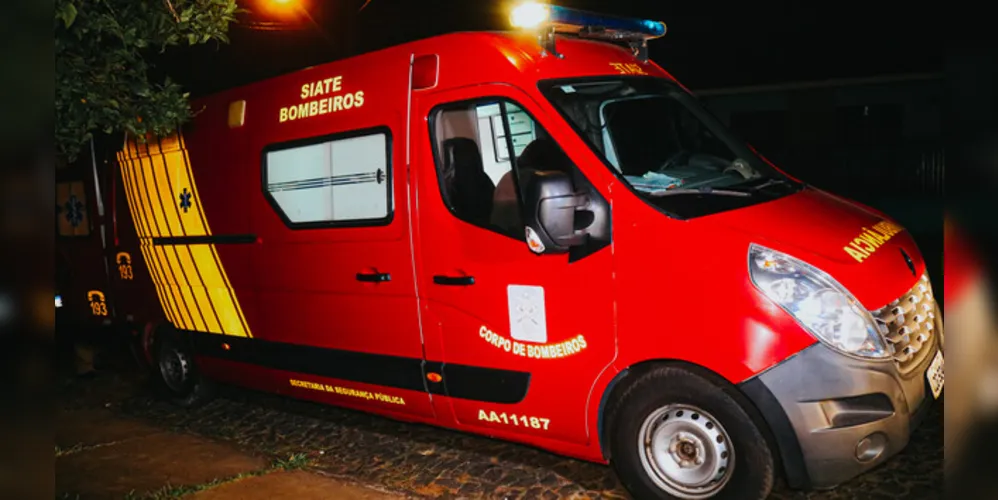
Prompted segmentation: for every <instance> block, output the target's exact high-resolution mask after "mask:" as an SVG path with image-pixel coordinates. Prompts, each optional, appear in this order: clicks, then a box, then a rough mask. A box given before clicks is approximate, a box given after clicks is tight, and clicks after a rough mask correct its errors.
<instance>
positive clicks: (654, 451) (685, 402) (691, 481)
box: [609, 366, 774, 499]
mask: <svg viewBox="0 0 998 500" xmlns="http://www.w3.org/2000/svg"><path fill="white" fill-rule="evenodd" d="M732 390H733V389H730V388H725V387H721V386H720V385H718V384H714V383H713V382H711V381H709V380H707V379H706V378H704V377H701V376H700V375H697V374H695V373H693V372H691V371H688V370H685V369H682V368H678V367H670V366H662V367H656V368H653V369H652V370H650V371H648V372H646V373H644V374H642V375H640V376H639V377H638V379H636V380H635V381H634V382H633V383H632V384H630V385H629V386H628V387H627V388H625V390H624V392H623V393H622V394H621V396H620V398H618V399H617V400H616V404H615V405H614V407H613V408H611V409H610V412H611V414H610V420H609V423H610V425H611V426H612V427H611V436H610V461H611V464H612V465H613V467H614V469H615V470H616V471H617V475H618V477H620V479H621V482H623V483H624V486H625V487H626V488H627V489H628V490H629V491H630V492H631V494H632V495H634V497H635V498H642V499H644V498H662V499H673V498H681V499H704V498H738V499H763V498H766V497H767V496H768V495H769V492H770V490H772V487H773V481H774V464H773V456H772V453H771V452H770V449H769V446H768V444H767V442H766V439H765V437H764V436H763V435H762V432H760V430H759V428H758V427H756V425H755V424H754V423H753V421H752V418H751V417H750V416H749V415H748V414H747V413H746V412H745V410H744V409H743V408H742V407H741V405H739V404H738V402H737V401H736V400H735V396H734V395H733V394H731V393H730V392H729V391H732Z"/></svg>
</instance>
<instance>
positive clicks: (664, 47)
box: [160, 0, 943, 96]
mask: <svg viewBox="0 0 998 500" xmlns="http://www.w3.org/2000/svg"><path fill="white" fill-rule="evenodd" d="M262 1H263V0H241V2H240V5H242V6H243V7H245V8H248V9H251V10H252V11H254V12H253V13H250V14H247V15H245V16H243V17H242V18H241V19H242V21H244V24H243V25H239V26H233V28H232V30H231V32H230V37H231V44H229V45H222V46H215V45H212V46H206V47H198V48H196V49H185V50H178V51H174V52H173V53H171V54H170V55H169V57H168V58H167V60H165V61H162V62H161V64H160V68H161V69H162V70H163V71H165V72H167V73H169V74H170V75H171V76H173V77H174V78H175V79H176V80H178V81H180V82H181V83H183V84H185V85H186V86H187V87H188V88H189V89H190V90H191V91H192V93H194V94H195V95H196V96H197V95H202V94H205V93H210V92H214V91H217V90H221V89H224V88H228V87H233V86H236V85H240V84H245V83H248V82H252V81H255V80H259V79H262V78H266V77H270V76H275V75H279V74H282V73H287V72H290V71H294V70H296V69H300V68H303V67H307V66H312V65H316V64H321V63H323V62H328V61H332V60H336V59H340V58H344V57H347V56H350V55H355V54H359V53H363V52H368V51H371V50H376V49H379V48H383V47H388V46H392V45H397V44H399V43H404V42H407V41H411V40H418V39H420V38H425V37H428V36H433V35H438V34H444V33H449V32H455V31H472V30H505V29H508V22H507V19H508V9H509V5H510V4H509V2H499V1H492V0H490V1H471V0H464V1H461V0H437V1H417V0H370V2H369V3H368V4H367V6H366V7H365V8H364V9H363V10H361V9H360V7H361V6H362V5H364V0H311V4H308V5H306V9H307V12H308V13H309V14H310V16H311V18H312V19H311V21H304V22H287V23H285V25H283V26H281V27H282V28H284V29H280V30H269V31H268V30H260V29H253V28H249V27H248V26H249V25H251V24H252V23H259V22H268V21H271V22H272V21H273V19H274V18H273V17H272V16H265V15H263V8H264V7H263V5H262V4H260V3H259V2H262ZM297 1H299V2H308V1H310V0H297ZM556 3H558V4H559V5H564V6H569V7H577V8H582V9H586V10H592V11H597V12H604V13H610V14H615V15H621V16H634V17H642V18H648V19H654V20H658V21H664V22H665V23H666V25H667V26H668V33H667V34H666V35H665V37H663V38H661V39H658V40H654V41H652V42H651V44H650V54H651V58H652V59H653V60H654V61H656V62H657V63H659V64H660V65H662V66H663V67H664V68H665V69H666V70H668V71H670V72H671V73H672V74H673V75H674V76H676V77H677V78H679V79H680V81H682V82H683V83H684V84H685V85H686V86H688V87H690V88H692V89H694V90H703V89H712V88H722V87H733V86H745V85H760V84H771V83H782V82H797V81H811V80H826V79H833V78H852V77H869V76H880V75H892V74H903V73H936V72H939V71H940V70H941V69H942V66H943V62H942V60H943V51H942V47H941V46H940V45H939V43H938V38H937V37H935V36H933V32H934V28H935V27H934V26H933V25H932V24H931V23H930V22H928V20H926V19H925V17H924V16H920V17H916V16H914V15H913V14H912V13H911V12H906V11H903V10H900V9H890V8H885V7H887V6H886V5H884V6H874V5H873V3H872V2H871V3H869V4H866V5H867V6H866V7H865V8H863V7H856V6H850V5H849V4H848V3H845V4H843V3H817V2H815V3H813V4H812V3H807V4H805V3H804V2H708V1H682V2H681V1H668V0H658V1H649V0H634V1H625V0H619V1H614V2H607V1H602V2H598V1H592V0H588V1H587V0H564V1H559V2H556ZM874 9H875V10H874Z"/></svg>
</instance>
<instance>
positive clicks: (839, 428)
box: [741, 336, 939, 489]
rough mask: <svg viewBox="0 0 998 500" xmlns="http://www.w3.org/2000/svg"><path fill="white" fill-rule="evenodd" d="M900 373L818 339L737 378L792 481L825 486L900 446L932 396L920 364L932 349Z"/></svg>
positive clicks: (868, 466)
mask: <svg viewBox="0 0 998 500" xmlns="http://www.w3.org/2000/svg"><path fill="white" fill-rule="evenodd" d="M937 339H938V336H934V337H933V345H931V346H929V347H930V353H931V355H929V356H926V357H925V358H924V360H922V361H921V362H920V363H919V364H918V365H917V366H915V367H913V369H910V370H909V371H907V372H906V373H905V374H903V375H902V374H900V373H899V372H898V369H897V368H896V365H895V363H894V362H893V361H865V360H858V359H853V358H850V357H847V356H844V355H842V354H840V353H838V352H835V351H833V350H832V349H831V348H829V347H827V346H825V345H824V344H821V343H817V344H815V345H813V346H811V347H809V348H807V349H805V350H803V351H801V352H800V353H798V354H797V355H795V356H793V357H791V358H790V359H788V360H786V361H784V362H783V363H781V364H779V365H777V366H775V367H773V368H771V369H769V370H767V371H766V372H763V373H762V374H760V375H758V376H756V377H753V378H752V379H749V380H748V381H746V382H743V383H742V384H741V388H742V390H743V392H744V393H745V394H746V395H747V396H748V397H749V399H751V400H752V401H753V403H755V405H756V407H757V408H758V409H759V410H760V413H762V416H763V418H764V419H765V420H766V422H767V423H768V424H769V427H770V429H771V430H772V431H773V436H774V439H775V441H776V444H777V447H778V448H779V452H780V455H781V457H782V458H783V465H784V469H785V472H786V476H787V482H788V483H789V485H790V486H791V487H794V488H815V489H823V488H830V487H833V486H835V485H837V484H839V483H842V482H844V481H847V480H849V479H851V478H853V477H855V476H856V475H858V474H861V473H863V472H866V471H867V470H869V469H871V468H873V467H876V466H877V465H879V464H880V463H883V462H884V461H885V460H887V459H888V458H890V457H891V456H893V455H894V454H896V453H897V452H899V451H901V449H903V448H904V447H905V446H906V445H907V444H908V437H909V435H910V434H911V432H912V431H913V430H914V429H915V427H916V426H917V424H918V422H920V421H921V417H922V416H923V415H924V413H925V411H926V410H927V409H928V408H929V407H930V405H931V404H932V403H933V402H934V398H933V397H932V392H931V390H930V388H929V385H928V382H927V380H926V378H925V372H926V370H927V369H928V367H929V364H930V363H931V362H932V359H933V357H934V356H935V353H936V351H937V350H938V349H939V345H938V340H937Z"/></svg>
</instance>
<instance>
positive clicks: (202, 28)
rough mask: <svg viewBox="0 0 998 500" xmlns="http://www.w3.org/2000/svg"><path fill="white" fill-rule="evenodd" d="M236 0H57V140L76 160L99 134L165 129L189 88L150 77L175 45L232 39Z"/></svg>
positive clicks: (181, 113)
mask: <svg viewBox="0 0 998 500" xmlns="http://www.w3.org/2000/svg"><path fill="white" fill-rule="evenodd" d="M238 12H239V9H238V7H237V5H236V0H56V9H55V19H54V21H55V22H54V25H55V26H54V28H55V62H56V87H55V119H56V125H55V140H56V147H57V151H58V153H59V154H60V155H61V156H62V157H63V158H64V159H65V160H68V161H73V160H74V159H75V158H76V156H77V155H78V154H79V152H80V151H81V149H82V148H83V147H84V145H86V144H87V143H88V142H89V141H90V139H91V138H92V137H94V134H100V133H105V134H113V133H120V132H127V133H128V134H129V135H133V136H136V137H140V138H143V137H145V136H146V135H147V134H149V133H152V134H154V135H160V136H162V135H168V134H169V133H171V132H172V131H174V130H175V129H176V127H177V126H178V125H179V124H181V123H183V122H184V121H186V120H188V119H189V118H190V117H191V109H190V105H189V103H188V94H187V93H185V92H184V91H183V89H182V88H181V86H180V85H179V84H177V83H176V82H174V81H172V80H170V79H169V78H162V79H156V78H152V77H151V76H150V69H151V68H152V63H151V62H150V61H151V60H152V59H153V58H155V57H156V55H157V54H162V53H163V52H165V51H166V50H167V49H168V48H169V47H172V46H181V47H182V46H192V45H198V44H203V43H207V42H209V41H212V40H214V41H217V42H221V43H227V42H228V36H227V33H228V28H229V25H230V23H232V22H233V21H235V16H236V14H237V13H238Z"/></svg>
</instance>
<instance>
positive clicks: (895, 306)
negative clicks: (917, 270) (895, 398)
mask: <svg viewBox="0 0 998 500" xmlns="http://www.w3.org/2000/svg"><path fill="white" fill-rule="evenodd" d="M938 314H939V308H938V306H937V305H936V301H935V300H934V299H933V298H932V286H931V284H930V283H929V277H928V276H926V275H922V278H921V279H919V280H918V283H916V284H915V286H914V287H912V289H911V290H909V291H908V293H906V294H904V295H902V296H901V297H898V298H897V299H896V300H894V301H893V302H891V303H890V304H887V305H886V306H884V307H882V308H880V309H878V310H876V311H873V317H874V319H875V320H876V321H877V326H878V327H879V328H880V333H881V335H883V337H884V339H885V340H886V341H887V348H888V349H889V350H890V352H891V355H892V356H893V357H894V362H895V363H896V364H897V367H898V370H899V371H900V372H901V373H905V372H908V371H911V369H913V368H914V367H916V366H918V364H919V363H921V362H922V360H924V359H925V357H926V356H928V355H929V353H930V351H931V349H929V347H931V346H932V336H933V335H934V334H935V333H936V332H935V328H936V315H938ZM923 347H924V349H923Z"/></svg>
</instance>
